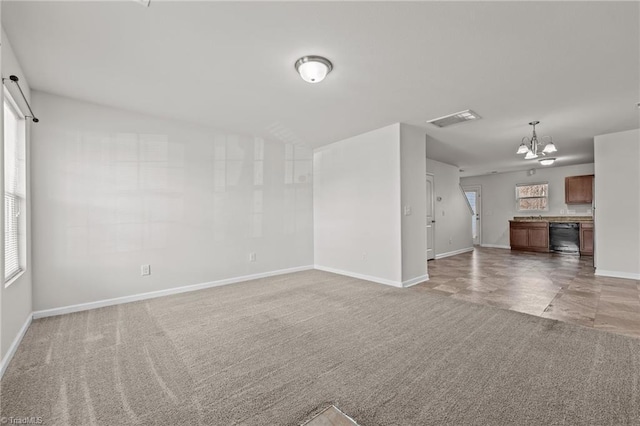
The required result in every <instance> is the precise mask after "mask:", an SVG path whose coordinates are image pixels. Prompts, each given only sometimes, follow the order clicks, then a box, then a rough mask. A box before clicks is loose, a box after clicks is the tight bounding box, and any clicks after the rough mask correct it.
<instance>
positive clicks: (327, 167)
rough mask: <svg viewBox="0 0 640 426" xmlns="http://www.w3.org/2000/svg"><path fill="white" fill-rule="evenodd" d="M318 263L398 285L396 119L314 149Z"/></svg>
mask: <svg viewBox="0 0 640 426" xmlns="http://www.w3.org/2000/svg"><path fill="white" fill-rule="evenodd" d="M313 170H314V180H313V210H314V253H315V264H316V266H317V267H319V268H322V269H326V270H333V271H336V272H339V273H346V274H348V275H356V276H361V277H363V278H367V279H371V280H373V281H377V282H383V283H386V284H391V285H398V286H399V285H401V284H400V283H401V282H402V261H401V253H402V252H401V249H402V247H401V215H400V203H401V188H400V125H399V124H393V125H391V126H387V127H384V128H381V129H378V130H374V131H371V132H368V133H364V134H362V135H358V136H354V137H352V138H348V139H345V140H342V141H339V142H335V143H332V144H330V145H326V146H323V147H321V148H318V149H316V150H315V151H314V155H313Z"/></svg>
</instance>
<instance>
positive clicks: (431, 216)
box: [427, 174, 436, 260]
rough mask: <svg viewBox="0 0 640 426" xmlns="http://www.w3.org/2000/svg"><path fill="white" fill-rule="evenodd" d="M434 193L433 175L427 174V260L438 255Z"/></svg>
mask: <svg viewBox="0 0 640 426" xmlns="http://www.w3.org/2000/svg"><path fill="white" fill-rule="evenodd" d="M433 193H434V191H433V175H432V174H427V260H431V259H435V257H436V250H435V248H434V234H435V228H436V220H435V219H436V217H435V212H434V211H435V205H434V200H433V198H434V197H433Z"/></svg>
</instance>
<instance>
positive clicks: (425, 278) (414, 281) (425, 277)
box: [402, 274, 429, 288]
mask: <svg viewBox="0 0 640 426" xmlns="http://www.w3.org/2000/svg"><path fill="white" fill-rule="evenodd" d="M425 281H429V274H424V275H421V276H419V277H415V278H412V279H410V280H407V281H402V287H404V288H407V287H411V286H412V285H416V284H420V283H422V282H425Z"/></svg>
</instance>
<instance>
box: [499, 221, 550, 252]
mask: <svg viewBox="0 0 640 426" xmlns="http://www.w3.org/2000/svg"><path fill="white" fill-rule="evenodd" d="M509 224H510V225H509V242H510V245H511V250H523V251H538V252H548V251H549V222H524V221H511V222H509Z"/></svg>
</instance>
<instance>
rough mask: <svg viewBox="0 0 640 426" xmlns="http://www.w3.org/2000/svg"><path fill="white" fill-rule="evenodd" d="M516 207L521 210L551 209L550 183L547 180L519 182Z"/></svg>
mask: <svg viewBox="0 0 640 426" xmlns="http://www.w3.org/2000/svg"><path fill="white" fill-rule="evenodd" d="M516 208H517V209H518V211H521V212H522V211H531V210H533V211H546V210H549V184H548V183H546V182H545V183H519V184H517V185H516Z"/></svg>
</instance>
